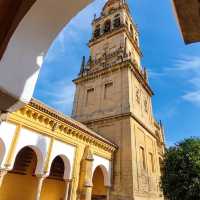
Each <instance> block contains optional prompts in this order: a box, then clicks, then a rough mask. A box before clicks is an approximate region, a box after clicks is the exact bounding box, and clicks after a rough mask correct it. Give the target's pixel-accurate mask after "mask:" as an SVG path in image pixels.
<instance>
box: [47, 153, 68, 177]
mask: <svg viewBox="0 0 200 200" xmlns="http://www.w3.org/2000/svg"><path fill="white" fill-rule="evenodd" d="M56 157H60V158H61V159H62V161H63V162H64V166H65V168H64V176H63V179H64V180H69V179H70V175H71V163H70V160H69V158H68V157H67V156H65V155H63V154H61V155H56V156H54V158H52V160H51V163H50V164H49V166H50V168H51V165H52V163H53V161H54V159H55V158H56ZM50 168H49V169H50ZM49 173H50V170H49V172H48V175H49Z"/></svg>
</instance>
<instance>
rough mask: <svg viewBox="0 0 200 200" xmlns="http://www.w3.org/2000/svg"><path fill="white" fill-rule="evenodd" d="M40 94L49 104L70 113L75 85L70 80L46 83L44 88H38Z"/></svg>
mask: <svg viewBox="0 0 200 200" xmlns="http://www.w3.org/2000/svg"><path fill="white" fill-rule="evenodd" d="M39 92H40V95H41V96H42V97H43V100H45V103H47V104H48V105H49V106H52V107H53V108H55V109H57V110H59V111H61V112H63V113H65V114H70V113H71V110H72V106H73V99H74V93H75V86H74V84H73V83H72V82H71V81H60V82H54V83H52V84H50V83H49V84H48V83H47V84H46V89H45V90H44V89H39Z"/></svg>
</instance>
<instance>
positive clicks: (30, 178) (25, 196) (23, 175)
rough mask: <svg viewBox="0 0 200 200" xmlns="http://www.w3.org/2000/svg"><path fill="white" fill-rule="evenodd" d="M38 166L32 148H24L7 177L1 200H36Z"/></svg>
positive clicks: (0, 194)
mask: <svg viewBox="0 0 200 200" xmlns="http://www.w3.org/2000/svg"><path fill="white" fill-rule="evenodd" d="M36 166H37V155H36V153H35V152H34V151H33V149H32V148H30V147H24V148H23V149H22V150H21V151H20V152H19V153H18V154H17V156H16V159H15V163H14V167H13V169H12V171H10V172H9V173H8V174H7V175H6V176H5V179H4V181H3V185H2V188H1V193H0V196H1V200H14V199H16V200H17V199H19V200H34V199H35V194H36V188H37V178H36V176H35V169H36Z"/></svg>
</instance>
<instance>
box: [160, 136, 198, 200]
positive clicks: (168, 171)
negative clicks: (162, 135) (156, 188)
mask: <svg viewBox="0 0 200 200" xmlns="http://www.w3.org/2000/svg"><path fill="white" fill-rule="evenodd" d="M163 164H164V166H163V167H164V168H163V177H162V187H163V191H164V194H165V195H166V197H167V198H168V199H170V200H200V138H190V139H186V140H184V141H183V142H180V143H179V144H177V145H176V146H175V147H171V148H169V149H168V150H167V152H166V155H165V160H164V163H163Z"/></svg>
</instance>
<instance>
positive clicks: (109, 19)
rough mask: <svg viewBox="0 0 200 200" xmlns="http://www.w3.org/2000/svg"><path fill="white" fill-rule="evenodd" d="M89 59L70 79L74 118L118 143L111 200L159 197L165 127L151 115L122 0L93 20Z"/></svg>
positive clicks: (138, 54) (137, 50)
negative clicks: (73, 89) (72, 87)
mask: <svg viewBox="0 0 200 200" xmlns="http://www.w3.org/2000/svg"><path fill="white" fill-rule="evenodd" d="M92 25H93V36H92V39H91V40H90V41H89V44H88V46H89V48H90V57H89V59H88V61H87V62H85V57H84V58H83V62H82V66H81V70H80V74H79V76H78V78H76V79H75V80H74V83H75V84H76V94H75V99H74V108H73V118H74V119H76V120H78V121H80V122H82V123H84V124H86V125H87V126H88V127H90V128H91V129H93V130H95V131H96V132H98V133H99V134H100V135H102V136H104V137H105V138H107V139H109V140H111V141H112V142H114V143H115V144H117V145H118V147H119V149H118V152H117V153H116V157H115V159H114V166H113V180H112V183H113V187H112V188H111V191H110V200H133V199H135V200H140V199H141V200H161V199H163V196H162V192H161V191H160V187H159V180H160V174H161V172H160V163H161V161H162V158H163V153H164V138H163V128H162V125H161V123H157V122H156V120H155V119H154V117H153V112H152V102H151V97H152V96H153V91H152V90H151V88H150V86H149V84H148V75H147V72H146V70H145V69H143V68H142V66H141V62H140V61H141V57H142V53H141V50H140V46H139V34H138V30H137V27H136V25H135V24H134V23H133V20H132V18H131V15H130V11H129V7H128V5H127V3H126V2H125V1H124V0H108V2H107V3H106V4H105V6H104V7H103V10H102V13H101V16H100V17H99V18H96V17H95V19H94V20H93V23H92Z"/></svg>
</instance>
